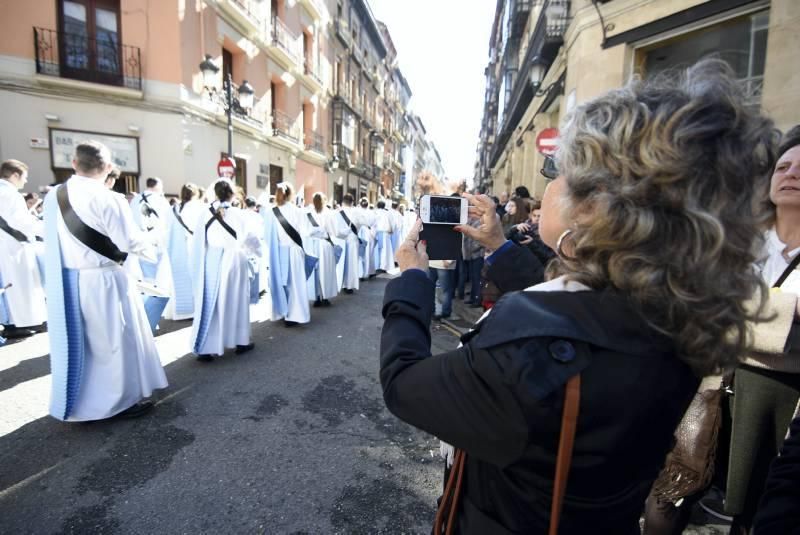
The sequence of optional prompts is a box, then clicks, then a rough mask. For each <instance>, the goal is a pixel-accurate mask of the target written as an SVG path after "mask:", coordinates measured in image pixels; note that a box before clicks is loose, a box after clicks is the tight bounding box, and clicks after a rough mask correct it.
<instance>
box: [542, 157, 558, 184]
mask: <svg viewBox="0 0 800 535" xmlns="http://www.w3.org/2000/svg"><path fill="white" fill-rule="evenodd" d="M539 172H540V173H542V176H543V177H545V178H546V179H547V180H555V179H556V178H557V177H558V168H556V161H555V159H554V158H553V157H552V156H545V157H544V164H543V165H542V169H541V170H540V171H539Z"/></svg>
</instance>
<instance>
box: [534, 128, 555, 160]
mask: <svg viewBox="0 0 800 535" xmlns="http://www.w3.org/2000/svg"><path fill="white" fill-rule="evenodd" d="M557 144H558V128H545V129H544V130H542V131H541V132H539V135H538V136H536V150H538V151H539V152H540V153H541V154H544V155H545V156H552V155H553V154H555V153H556V146H557Z"/></svg>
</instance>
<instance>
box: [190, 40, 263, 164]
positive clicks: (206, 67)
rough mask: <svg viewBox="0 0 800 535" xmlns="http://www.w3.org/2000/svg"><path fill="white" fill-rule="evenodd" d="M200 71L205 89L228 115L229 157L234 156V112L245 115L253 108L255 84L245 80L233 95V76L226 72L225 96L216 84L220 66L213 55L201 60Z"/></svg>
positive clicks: (223, 84) (207, 55)
mask: <svg viewBox="0 0 800 535" xmlns="http://www.w3.org/2000/svg"><path fill="white" fill-rule="evenodd" d="M200 72H202V73H203V89H204V90H206V91H208V94H209V96H210V97H211V99H212V100H213V101H215V102H218V103H220V104H221V105H222V107H223V108H225V114H226V115H227V117H228V157H229V158H233V119H232V115H233V112H234V111H236V112H238V113H241V114H243V115H247V114H248V113H249V111H250V110H251V109H253V96H254V95H255V91H254V90H253V86H252V85H250V84H249V83H248V82H247V80H243V81H242V83H241V85H240V86H239V88H238V90H237V96H234V95H233V78H232V77H231V73H230V72H228V73H226V76H225V79H224V80H222V86H223V89H224V90H225V93H224V96H223V95H222V93H221V92H220V91H218V90H217V88H216V87H215V85H214V82H215V81H216V77H217V73H218V72H219V67H217V66H216V65H215V64H214V62H213V61H212V60H211V55H209V54H206V57H205V59H203V61H201V62H200Z"/></svg>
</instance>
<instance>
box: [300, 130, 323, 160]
mask: <svg viewBox="0 0 800 535" xmlns="http://www.w3.org/2000/svg"><path fill="white" fill-rule="evenodd" d="M304 137H305V139H304V142H303V147H305V149H306V150H307V151H313V152H316V153H317V154H321V155H322V156H325V140H324V139H323V137H322V136H321V135H319V134H317V133H316V132H306V133H305V136H304Z"/></svg>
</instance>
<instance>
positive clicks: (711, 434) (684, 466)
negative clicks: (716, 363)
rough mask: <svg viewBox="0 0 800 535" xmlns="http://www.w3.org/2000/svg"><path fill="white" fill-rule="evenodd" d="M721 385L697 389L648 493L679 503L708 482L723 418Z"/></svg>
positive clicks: (662, 499)
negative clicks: (707, 388)
mask: <svg viewBox="0 0 800 535" xmlns="http://www.w3.org/2000/svg"><path fill="white" fill-rule="evenodd" d="M723 393H724V389H723V388H722V387H720V388H717V389H710V390H704V391H702V392H697V393H696V394H695V395H694V399H692V402H691V403H690V404H689V408H688V409H687V410H686V413H685V414H684V415H683V419H681V422H680V424H678V428H677V429H676V430H675V446H674V447H673V448H672V451H671V452H670V453H669V454H668V455H667V460H666V462H665V463H664V468H663V469H662V470H661V473H660V474H659V475H658V478H657V479H656V481H655V483H653V489H652V490H651V492H650V495H651V496H653V497H656V498H658V499H659V500H661V501H668V502H672V503H673V504H675V505H676V506H677V505H680V500H681V499H683V498H685V497H687V496H691V495H692V494H695V493H697V492H699V491H701V490H703V489H704V488H706V487H707V486H708V484H709V483H710V482H711V478H712V477H713V476H714V460H715V458H716V454H717V439H718V436H719V428H720V424H721V422H722V399H723Z"/></svg>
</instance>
